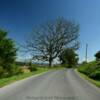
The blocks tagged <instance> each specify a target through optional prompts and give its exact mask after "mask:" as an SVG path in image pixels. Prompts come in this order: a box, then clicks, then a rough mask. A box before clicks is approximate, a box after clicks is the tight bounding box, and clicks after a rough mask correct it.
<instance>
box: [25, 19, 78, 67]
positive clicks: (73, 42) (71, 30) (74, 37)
mask: <svg viewBox="0 0 100 100" xmlns="http://www.w3.org/2000/svg"><path fill="white" fill-rule="evenodd" d="M78 37H79V25H78V24H76V23H74V22H72V21H68V20H66V19H64V18H57V19H56V20H53V21H48V22H46V23H44V24H42V25H40V26H39V27H38V28H35V29H34V30H33V33H31V37H30V38H29V39H28V41H27V48H28V50H29V51H31V52H32V53H33V58H34V59H38V60H45V61H48V62H49V66H51V65H52V62H53V60H54V59H55V58H56V57H58V56H59V54H60V53H61V52H62V50H63V49H64V48H74V49H78V48H79V41H78Z"/></svg>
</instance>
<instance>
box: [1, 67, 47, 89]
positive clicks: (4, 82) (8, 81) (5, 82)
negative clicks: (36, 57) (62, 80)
mask: <svg viewBox="0 0 100 100" xmlns="http://www.w3.org/2000/svg"><path fill="white" fill-rule="evenodd" d="M45 71H48V69H47V68H38V70H37V71H34V72H29V73H24V74H20V75H16V76H12V77H9V78H3V79H0V87H3V86H5V85H8V84H11V83H13V82H15V81H18V80H22V79H24V78H27V77H29V76H32V75H35V74H39V73H42V72H45Z"/></svg>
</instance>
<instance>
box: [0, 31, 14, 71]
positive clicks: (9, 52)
mask: <svg viewBox="0 0 100 100" xmlns="http://www.w3.org/2000/svg"><path fill="white" fill-rule="evenodd" d="M15 58H16V48H15V45H14V42H13V41H12V40H11V39H9V38H7V32H5V31H3V30H0V66H1V67H2V70H3V69H4V70H6V71H7V72H9V71H10V70H11V68H12V64H13V63H14V61H15Z"/></svg>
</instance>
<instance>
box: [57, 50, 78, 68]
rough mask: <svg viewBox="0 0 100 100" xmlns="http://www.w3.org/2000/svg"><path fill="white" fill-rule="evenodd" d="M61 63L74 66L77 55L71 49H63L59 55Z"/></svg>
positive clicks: (76, 61)
mask: <svg viewBox="0 0 100 100" xmlns="http://www.w3.org/2000/svg"><path fill="white" fill-rule="evenodd" d="M59 59H60V61H61V63H62V64H67V67H69V68H71V67H75V66H76V64H77V63H78V55H77V54H76V53H75V51H74V50H73V49H70V48H68V49H65V50H64V51H63V52H62V53H61V54H60V56H59Z"/></svg>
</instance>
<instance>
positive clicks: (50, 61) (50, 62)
mask: <svg viewBox="0 0 100 100" xmlns="http://www.w3.org/2000/svg"><path fill="white" fill-rule="evenodd" d="M52 61H53V60H52V59H51V58H50V59H49V67H51V66H52Z"/></svg>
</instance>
